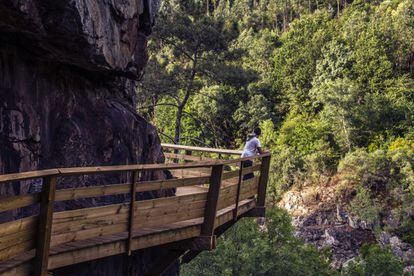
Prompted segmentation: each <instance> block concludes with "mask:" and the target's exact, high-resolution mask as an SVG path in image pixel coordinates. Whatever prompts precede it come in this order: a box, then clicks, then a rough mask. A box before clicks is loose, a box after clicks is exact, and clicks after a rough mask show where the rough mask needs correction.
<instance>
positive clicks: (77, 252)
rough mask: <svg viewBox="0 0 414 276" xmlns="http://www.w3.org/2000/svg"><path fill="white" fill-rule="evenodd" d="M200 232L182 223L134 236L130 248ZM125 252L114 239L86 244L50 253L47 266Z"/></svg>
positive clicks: (198, 229)
mask: <svg viewBox="0 0 414 276" xmlns="http://www.w3.org/2000/svg"><path fill="white" fill-rule="evenodd" d="M199 233H200V227H199V226H198V225H188V226H187V225H183V226H182V227H180V228H177V229H172V230H168V231H163V232H159V233H154V234H150V235H145V236H140V237H136V238H135V237H134V239H133V244H132V249H133V250H137V249H143V248H148V247H152V246H157V245H161V244H165V243H169V242H173V241H178V240H183V239H188V238H192V237H195V236H197V235H198V234H199ZM125 252H126V246H125V242H124V241H123V240H121V241H115V242H106V243H102V244H99V245H97V246H93V247H91V246H88V247H84V248H79V249H75V248H73V249H72V250H71V251H66V252H65V251H63V252H61V253H57V254H52V256H51V257H50V262H49V268H50V269H56V268H59V267H63V266H67V265H71V264H76V263H82V262H86V261H91V260H95V259H101V258H104V257H108V256H113V255H118V254H122V253H125Z"/></svg>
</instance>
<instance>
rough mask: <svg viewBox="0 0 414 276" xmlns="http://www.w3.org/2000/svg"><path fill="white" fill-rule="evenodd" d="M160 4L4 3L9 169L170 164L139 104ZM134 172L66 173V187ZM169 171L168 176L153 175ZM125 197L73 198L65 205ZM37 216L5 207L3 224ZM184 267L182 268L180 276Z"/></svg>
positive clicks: (34, 185) (121, 269)
mask: <svg viewBox="0 0 414 276" xmlns="http://www.w3.org/2000/svg"><path fill="white" fill-rule="evenodd" d="M158 5H159V2H158V0H41V1H38V0H4V1H1V2H0V173H13V172H22V171H30V170H37V169H46V168H54V167H72V166H94V165H115V164H116V165H122V164H136V163H157V162H158V163H159V162H163V161H164V158H163V154H162V150H161V146H160V140H159V137H158V135H157V133H156V131H155V129H154V127H153V126H152V125H150V124H149V123H148V122H146V121H145V120H144V119H143V118H142V117H140V116H139V115H138V114H137V113H136V111H135V109H134V98H135V96H134V95H135V86H136V81H137V80H138V79H139V77H140V75H141V74H142V70H143V68H144V66H145V64H146V62H147V54H146V43H147V37H148V35H149V34H150V32H151V26H152V24H153V21H154V15H155V13H156V10H157V8H158ZM127 177H129V176H128V175H126V174H125V175H122V174H118V175H105V176H99V175H98V176H91V177H81V178H72V179H65V180H61V181H59V183H58V187H59V188H62V187H81V186H85V185H96V184H104V183H121V182H122V181H126V179H127ZM161 177H164V176H163V173H162V172H159V173H157V174H153V175H145V176H143V178H146V179H148V178H161ZM40 187H41V182H33V181H31V182H23V183H14V184H7V185H1V186H0V196H8V195H17V194H26V193H32V192H36V191H38V190H39V189H40ZM169 193H170V194H171V192H169ZM163 194H166V193H163ZM160 195H161V194H160V193H157V194H146V195H142V196H143V197H156V196H160ZM124 199H125V198H119V197H117V198H103V199H99V200H98V199H93V200H84V201H73V202H69V203H61V204H59V205H58V206H56V208H57V210H59V209H62V208H78V207H85V206H91V205H92V206H95V205H100V204H106V203H110V202H115V201H120V200H121V201H122V200H124ZM30 212H36V210H35V208H33V209H30V210H23V211H20V212H9V213H2V214H0V221H7V220H11V219H15V218H17V217H21V216H24V215H28V214H30ZM165 253H166V251H165V250H157V249H153V250H147V251H145V252H139V253H136V254H134V255H133V256H132V257H127V256H116V257H112V258H106V259H104V260H100V261H95V262H89V263H84V264H80V265H77V266H73V267H68V268H63V269H60V270H58V271H57V272H56V273H57V274H56V275H75V274H76V275H78V276H79V275H129V274H130V275H139V274H140V273H141V272H142V271H143V269H144V268H145V267H148V266H149V265H151V262H152V261H153V260H154V259H155V257H156V258H159V256H162V255H163V254H165ZM131 273H132V274H131ZM176 273H177V268H173V269H172V271H171V274H176Z"/></svg>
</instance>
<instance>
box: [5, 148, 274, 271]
mask: <svg viewBox="0 0 414 276" xmlns="http://www.w3.org/2000/svg"><path fill="white" fill-rule="evenodd" d="M163 148H164V152H165V156H166V158H167V159H168V160H171V161H173V163H166V164H150V165H126V166H110V167H81V168H58V169H51V170H43V171H34V172H24V173H17V174H7V175H0V185H6V184H7V183H19V182H23V181H33V180H38V179H42V191H41V193H39V194H26V195H18V196H13V197H3V198H0V218H1V214H5V213H4V212H8V211H9V212H10V211H12V210H18V209H20V208H31V207H33V206H35V205H36V204H38V205H39V206H40V208H39V209H40V210H39V212H38V213H37V214H35V215H33V216H28V217H23V218H20V219H17V220H13V221H8V222H5V223H2V224H0V275H47V273H48V271H49V270H53V269H56V268H60V267H64V266H68V265H72V264H76V263H81V262H85V261H90V260H96V259H100V258H104V257H108V256H113V255H118V254H131V252H133V251H136V250H140V249H145V248H150V247H154V246H168V248H170V249H171V250H170V251H169V252H171V253H170V255H169V256H167V257H165V258H163V260H160V262H158V263H156V265H154V267H153V268H152V269H150V270H149V271H147V274H148V275H160V274H161V273H162V272H163V271H165V270H166V269H167V268H168V267H169V266H170V265H171V264H172V263H173V262H174V261H176V260H177V259H179V258H180V257H181V258H182V262H189V261H191V259H192V258H194V257H195V256H197V254H198V253H199V252H201V251H203V250H212V249H214V248H215V244H216V237H217V236H218V235H220V234H222V233H223V232H224V231H225V230H226V229H227V228H229V227H230V226H231V225H233V224H234V223H236V222H237V220H238V219H240V218H242V217H246V216H250V217H259V216H263V215H264V205H265V194H266V186H267V181H268V173H269V164H270V155H269V154H264V155H260V156H257V157H256V158H254V160H253V161H254V164H253V166H251V167H247V168H243V167H242V166H241V162H242V161H244V160H247V159H241V158H238V156H239V155H240V152H239V151H232V150H223V149H210V148H198V147H187V146H176V145H170V144H164V145H163ZM168 151H170V152H168ZM182 151H184V153H180V152H182ZM236 155H238V156H237V158H236V159H234V158H232V156H233V157H235V156H236ZM222 158H225V159H222ZM180 161H184V162H183V163H180ZM164 170H169V171H170V172H171V173H172V175H173V176H174V178H173V179H169V180H153V181H140V179H141V176H142V175H143V174H145V173H148V172H156V171H164ZM118 173H124V174H125V173H128V174H130V180H129V181H127V182H126V183H119V184H112V185H96V183H94V185H93V186H88V187H82V188H66V189H58V190H57V189H56V185H57V183H59V181H61V180H63V179H65V178H70V179H72V178H74V179H76V178H77V177H88V176H92V175H100V174H118ZM248 173H254V177H253V178H251V179H248V180H243V176H244V175H246V174H248ZM85 179H87V178H85ZM172 188H175V189H176V193H175V196H171V197H161V198H155V199H147V200H137V195H140V193H143V192H148V191H157V190H163V189H164V190H165V189H172ZM113 195H120V196H122V195H123V196H124V197H125V198H127V199H128V200H124V201H123V202H121V203H117V204H109V205H104V206H99V207H91V208H80V209H74V210H63V211H54V204H55V203H57V202H61V201H67V202H70V201H73V200H78V199H84V198H90V199H93V198H97V197H102V196H113Z"/></svg>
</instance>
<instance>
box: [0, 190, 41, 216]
mask: <svg viewBox="0 0 414 276" xmlns="http://www.w3.org/2000/svg"><path fill="white" fill-rule="evenodd" d="M39 199H40V196H39V195H38V194H29V195H18V196H10V197H4V198H1V199H0V212H4V211H8V210H13V209H17V208H22V207H26V206H30V205H33V204H35V203H38V202H39Z"/></svg>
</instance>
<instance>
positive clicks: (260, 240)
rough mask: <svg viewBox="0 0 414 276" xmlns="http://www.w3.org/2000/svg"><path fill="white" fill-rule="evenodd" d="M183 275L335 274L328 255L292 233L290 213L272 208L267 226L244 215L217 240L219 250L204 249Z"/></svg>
mask: <svg viewBox="0 0 414 276" xmlns="http://www.w3.org/2000/svg"><path fill="white" fill-rule="evenodd" d="M181 273H182V275H332V273H333V271H331V270H330V268H329V263H328V259H327V258H326V257H325V256H322V255H321V254H320V253H318V251H317V250H316V249H315V248H313V247H311V246H308V245H305V244H303V242H301V241H300V240H298V239H296V238H295V237H294V236H293V228H292V225H291V221H290V218H289V215H288V214H287V213H286V212H285V211H282V210H280V209H272V210H270V211H269V212H268V214H267V216H266V227H265V228H264V229H262V228H260V227H259V225H258V224H257V223H256V222H255V220H253V219H243V220H242V221H240V222H238V223H237V225H235V226H233V227H232V228H231V229H229V230H228V231H227V232H226V233H225V234H224V235H223V237H221V238H220V239H219V241H218V246H217V248H216V250H214V251H212V252H203V253H201V254H200V255H199V256H198V257H197V258H196V259H194V260H193V261H192V262H191V263H190V264H187V265H184V266H183V267H182V271H181Z"/></svg>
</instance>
